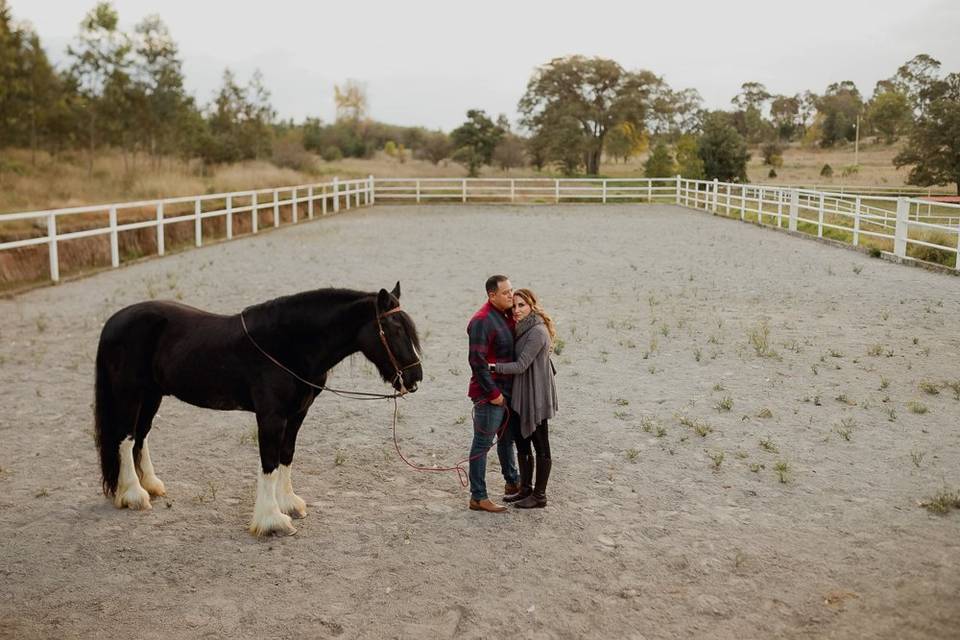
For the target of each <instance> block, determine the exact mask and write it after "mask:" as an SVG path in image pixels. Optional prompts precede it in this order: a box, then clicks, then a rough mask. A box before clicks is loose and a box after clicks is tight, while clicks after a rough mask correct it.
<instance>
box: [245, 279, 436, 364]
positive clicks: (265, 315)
mask: <svg viewBox="0 0 960 640" xmlns="http://www.w3.org/2000/svg"><path fill="white" fill-rule="evenodd" d="M364 298H367V299H369V301H370V303H371V305H373V304H374V303H375V302H376V299H377V294H376V293H371V292H369V291H357V290H355V289H338V288H326V289H313V290H311V291H301V292H300V293H294V294H291V295H286V296H281V297H279V298H274V299H273V300H267V301H266V302H261V303H260V304H255V305H252V306H250V307H248V308H247V311H246V312H253V313H254V314H256V316H257V317H259V318H261V319H262V320H263V321H266V322H270V323H279V322H281V321H283V320H289V319H293V318H303V317H307V316H309V317H311V318H312V319H313V320H314V321H318V322H320V323H321V324H322V323H324V322H325V321H326V320H328V319H329V318H330V316H332V315H334V314H335V313H337V312H339V311H342V310H343V308H344V307H346V306H349V305H352V304H353V303H355V302H358V301H360V300H363V299H364ZM380 311H381V312H383V311H385V309H380ZM246 312H245V313H246ZM371 313H372V310H371ZM394 317H395V318H396V319H397V321H398V322H400V324H401V325H402V326H403V328H404V330H405V331H406V332H407V335H408V336H410V339H411V340H412V341H413V344H414V346H415V347H416V348H417V351H420V337H419V336H418V335H417V327H416V325H414V323H413V319H412V318H410V316H409V315H407V313H406V312H403V313H398V314H396V315H395V316H394ZM371 319H372V316H371Z"/></svg>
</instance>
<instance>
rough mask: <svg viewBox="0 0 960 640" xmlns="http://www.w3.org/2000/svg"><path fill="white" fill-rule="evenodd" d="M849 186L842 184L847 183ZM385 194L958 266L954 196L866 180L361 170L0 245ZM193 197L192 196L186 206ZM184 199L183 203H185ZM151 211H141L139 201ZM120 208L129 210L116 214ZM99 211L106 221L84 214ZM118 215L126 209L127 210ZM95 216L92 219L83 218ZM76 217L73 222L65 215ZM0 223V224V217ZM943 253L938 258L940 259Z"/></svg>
mask: <svg viewBox="0 0 960 640" xmlns="http://www.w3.org/2000/svg"><path fill="white" fill-rule="evenodd" d="M847 190H849V188H847ZM377 201H386V202H408V203H414V204H415V203H429V202H441V201H446V202H454V203H456V202H459V203H467V202H504V203H554V204H558V203H584V202H586V203H599V204H606V203H615V202H621V203H624V202H630V203H651V204H653V203H660V204H665V203H669V204H675V205H680V206H685V207H690V208H694V209H700V210H704V211H707V212H710V213H713V214H715V215H723V216H728V217H734V218H739V219H740V220H742V221H749V222H754V223H758V224H761V225H766V226H773V227H776V228H784V229H789V230H791V231H803V232H807V233H810V234H814V233H815V234H816V236H817V237H821V238H822V237H831V238H834V239H838V240H841V241H845V242H849V243H850V244H852V245H854V246H857V245H860V244H862V243H863V241H864V239H865V238H872V239H874V242H873V244H880V245H884V246H887V245H889V251H888V253H891V254H893V255H895V256H897V257H899V258H901V259H902V258H906V257H908V255H910V254H911V253H913V254H916V253H917V248H918V247H926V248H927V249H930V250H934V251H939V252H946V253H947V254H952V255H953V260H952V262H953V266H954V268H955V269H957V270H960V264H958V263H960V260H958V259H957V258H958V256H960V205H954V204H945V203H936V202H931V201H929V200H925V199H922V198H908V197H903V196H901V197H892V196H889V195H877V194H876V192H874V191H871V190H869V189H866V190H862V191H859V192H857V193H850V192H849V191H848V192H846V193H841V192H837V191H822V190H814V189H806V188H791V187H783V186H774V185H755V184H734V183H726V182H718V181H716V180H715V181H712V182H710V181H703V180H686V179H683V178H681V177H679V176H677V177H675V178H652V179H648V178H374V177H373V176H370V177H368V178H363V179H358V180H343V181H341V180H338V179H337V178H333V180H332V181H330V182H325V183H317V184H306V185H297V186H292V187H281V188H275V189H259V190H252V191H239V192H233V193H218V194H209V195H201V196H185V197H178V198H164V199H161V200H145V201H140V202H125V203H116V204H106V205H96V206H86V207H71V208H65V209H54V210H50V211H34V212H27V213H13V214H5V215H0V225H4V224H5V223H10V222H15V221H22V220H27V221H31V222H32V224H33V227H38V226H39V227H40V228H43V227H45V230H46V233H45V234H43V235H35V234H31V237H27V238H23V239H18V240H12V241H8V242H3V243H0V252H2V251H10V250H15V249H22V248H25V247H31V246H37V245H46V246H47V248H48V252H49V260H50V272H49V273H50V279H51V280H52V281H54V282H57V281H59V279H60V261H59V257H58V246H59V245H60V244H61V243H63V242H66V241H70V240H75V239H78V238H85V237H92V236H108V237H109V242H110V258H111V264H112V266H114V267H117V266H119V265H120V262H121V254H120V242H119V234H120V233H122V232H126V231H133V230H138V229H154V230H155V233H156V252H157V254H158V255H164V253H165V252H166V242H165V234H164V228H165V227H166V225H169V224H173V223H182V222H193V227H194V233H193V236H194V244H195V245H196V246H198V247H199V246H202V245H203V243H204V235H203V225H202V222H203V221H204V220H207V219H211V218H223V219H224V220H225V226H226V234H225V238H226V239H228V240H229V239H232V238H233V237H234V221H235V220H237V219H238V216H248V217H249V220H250V231H251V232H252V233H257V232H258V231H259V230H260V228H261V223H260V218H261V216H262V215H263V212H264V211H266V212H268V216H269V213H270V212H272V218H268V219H269V221H270V222H269V226H273V227H278V226H280V225H281V224H282V219H281V209H283V210H284V211H285V212H286V213H287V218H288V220H289V223H291V224H296V223H298V222H299V221H300V220H302V219H304V218H306V219H312V218H313V217H314V216H315V215H324V214H326V213H328V212H337V211H339V210H340V209H341V208H350V207H351V206H352V207H359V206H369V205H373V204H375V203H376V202H377ZM190 205H192V206H190ZM184 208H186V209H187V211H186V212H184ZM151 210H152V211H155V215H151V216H150V218H149V219H143V216H144V212H145V211H151ZM124 212H128V213H130V214H136V215H135V216H134V217H135V218H136V219H135V220H132V221H130V222H125V223H120V222H119V219H120V217H121V215H122V214H123V213H124ZM104 215H105V216H106V224H102V223H101V224H96V221H94V222H93V223H91V222H90V220H89V219H90V218H94V219H96V218H97V217H98V216H99V217H100V218H103V216H104ZM80 216H85V217H84V218H83V220H85V224H84V225H80V226H86V227H87V228H83V229H79V230H66V229H65V230H63V231H58V229H60V228H61V227H63V226H64V225H62V224H61V221H63V220H64V219H70V218H74V219H77V220H79V219H81V218H80ZM127 217H130V216H129V215H128V216H127ZM91 224H94V225H95V226H90V225H91ZM74 226H76V225H74ZM0 228H2V227H0ZM939 261H940V262H944V260H939Z"/></svg>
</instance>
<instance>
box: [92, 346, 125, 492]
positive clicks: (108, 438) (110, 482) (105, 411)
mask: <svg viewBox="0 0 960 640" xmlns="http://www.w3.org/2000/svg"><path fill="white" fill-rule="evenodd" d="M104 360H105V357H104V354H103V340H102V338H101V341H100V345H99V347H98V348H97V373H96V382H95V383H94V387H95V391H94V405H93V423H94V433H95V436H96V441H97V450H98V451H99V452H100V475H101V477H102V479H103V480H102V482H103V493H104V494H105V495H108V496H111V495H113V494H114V493H115V492H116V490H117V480H118V478H119V477H120V442H121V441H122V440H123V438H124V436H125V435H126V434H125V433H121V429H120V425H119V424H118V421H117V420H116V419H115V418H114V411H113V405H114V397H113V385H112V384H111V381H110V372H109V370H108V368H107V365H106V362H105V361H104Z"/></svg>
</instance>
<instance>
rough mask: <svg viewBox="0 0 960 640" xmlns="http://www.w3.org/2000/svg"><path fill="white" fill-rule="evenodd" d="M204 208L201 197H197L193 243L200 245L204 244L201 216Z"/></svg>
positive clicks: (194, 209)
mask: <svg viewBox="0 0 960 640" xmlns="http://www.w3.org/2000/svg"><path fill="white" fill-rule="evenodd" d="M202 210H203V207H202V206H201V204H200V198H197V199H196V200H194V201H193V243H194V244H195V245H196V246H198V247H199V246H202V245H203V220H202V219H201V218H200V213H201V211H202Z"/></svg>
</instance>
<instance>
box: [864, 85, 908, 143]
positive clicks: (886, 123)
mask: <svg viewBox="0 0 960 640" xmlns="http://www.w3.org/2000/svg"><path fill="white" fill-rule="evenodd" d="M911 116H912V113H911V110H910V101H909V100H908V98H907V96H906V95H904V94H903V93H900V92H899V91H896V90H894V91H880V92H878V93H876V94H874V96H873V98H872V99H871V100H870V102H869V103H868V104H867V122H868V123H869V124H870V127H871V128H872V129H873V130H874V131H875V132H876V133H877V134H879V135H880V136H881V137H882V138H883V140H884V142H886V143H887V144H893V143H894V142H896V141H897V138H898V137H899V136H900V134H901V133H902V132H903V131H905V130H906V129H907V128H909V126H910V123H911V122H912V117H911Z"/></svg>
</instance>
